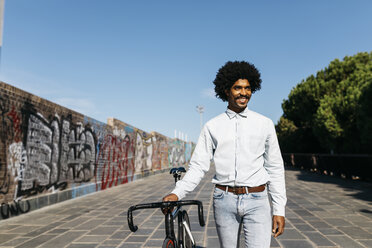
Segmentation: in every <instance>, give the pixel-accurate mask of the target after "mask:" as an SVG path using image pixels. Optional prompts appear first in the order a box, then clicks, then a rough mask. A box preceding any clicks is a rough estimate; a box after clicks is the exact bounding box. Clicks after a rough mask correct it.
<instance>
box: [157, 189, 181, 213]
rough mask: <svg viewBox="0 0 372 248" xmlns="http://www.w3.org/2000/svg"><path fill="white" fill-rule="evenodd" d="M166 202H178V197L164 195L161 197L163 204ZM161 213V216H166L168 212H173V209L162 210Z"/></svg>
mask: <svg viewBox="0 0 372 248" xmlns="http://www.w3.org/2000/svg"><path fill="white" fill-rule="evenodd" d="M167 201H178V196H177V195H176V194H169V195H166V196H164V197H163V202H167ZM161 211H162V212H163V214H167V212H168V211H173V208H172V209H168V208H162V209H161Z"/></svg>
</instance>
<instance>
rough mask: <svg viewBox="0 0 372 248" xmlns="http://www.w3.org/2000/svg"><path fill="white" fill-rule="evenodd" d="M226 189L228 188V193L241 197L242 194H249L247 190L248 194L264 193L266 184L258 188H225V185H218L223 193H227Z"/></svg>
mask: <svg viewBox="0 0 372 248" xmlns="http://www.w3.org/2000/svg"><path fill="white" fill-rule="evenodd" d="M226 187H227V191H228V192H231V193H234V194H235V195H241V194H247V190H246V189H248V193H253V192H262V191H264V190H265V187H266V184H262V185H260V186H257V187H246V186H236V187H231V186H224V185H219V184H216V188H219V189H222V190H223V191H226Z"/></svg>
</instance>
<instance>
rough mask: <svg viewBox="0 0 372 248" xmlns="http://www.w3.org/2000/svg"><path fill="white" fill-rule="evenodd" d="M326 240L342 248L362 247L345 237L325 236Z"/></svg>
mask: <svg viewBox="0 0 372 248" xmlns="http://www.w3.org/2000/svg"><path fill="white" fill-rule="evenodd" d="M327 238H328V239H330V240H332V241H333V242H334V243H336V244H338V245H339V246H340V247H343V248H362V247H363V246H362V245H360V244H359V243H357V242H356V241H354V240H352V239H351V238H349V237H346V236H327Z"/></svg>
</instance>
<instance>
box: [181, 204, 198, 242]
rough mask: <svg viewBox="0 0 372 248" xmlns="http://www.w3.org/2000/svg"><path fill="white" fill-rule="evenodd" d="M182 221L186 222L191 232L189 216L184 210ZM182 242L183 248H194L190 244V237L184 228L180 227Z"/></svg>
mask: <svg viewBox="0 0 372 248" xmlns="http://www.w3.org/2000/svg"><path fill="white" fill-rule="evenodd" d="M182 219H183V220H184V221H186V223H187V225H188V226H189V229H190V231H191V226H190V220H189V215H188V214H187V212H186V211H185V210H184V211H183V213H182ZM182 235H183V237H182V242H183V247H184V248H194V247H195V246H194V245H193V243H192V240H191V238H190V236H189V235H188V233H187V231H186V228H185V227H184V226H183V225H182Z"/></svg>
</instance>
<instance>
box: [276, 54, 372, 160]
mask: <svg viewBox="0 0 372 248" xmlns="http://www.w3.org/2000/svg"><path fill="white" fill-rule="evenodd" d="M282 108H283V112H284V113H283V116H282V117H281V118H280V120H279V122H278V124H277V125H276V128H277V132H278V138H279V142H280V144H281V147H282V150H283V151H285V152H330V151H333V152H335V153H372V52H371V53H367V52H364V53H358V54H356V55H355V56H351V57H348V56H347V57H345V58H344V59H343V61H340V60H338V59H335V60H334V61H332V62H331V63H330V64H329V65H328V67H326V68H325V69H323V70H321V71H319V72H317V74H316V75H311V76H310V77H308V78H307V79H306V80H303V81H302V82H301V83H299V84H298V85H297V86H296V87H294V88H293V89H292V91H291V92H290V94H289V96H288V99H286V100H284V102H283V104H282Z"/></svg>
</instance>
